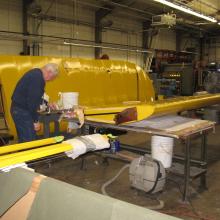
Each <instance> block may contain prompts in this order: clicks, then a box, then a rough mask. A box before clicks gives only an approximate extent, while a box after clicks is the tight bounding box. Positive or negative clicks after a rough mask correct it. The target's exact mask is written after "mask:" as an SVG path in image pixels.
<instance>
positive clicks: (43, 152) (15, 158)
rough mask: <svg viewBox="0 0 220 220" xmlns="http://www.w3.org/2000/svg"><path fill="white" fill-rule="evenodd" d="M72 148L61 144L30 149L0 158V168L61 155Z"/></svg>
mask: <svg viewBox="0 0 220 220" xmlns="http://www.w3.org/2000/svg"><path fill="white" fill-rule="evenodd" d="M72 148H73V147H72V146H71V145H70V144H66V143H61V144H54V145H51V146H47V147H41V148H38V149H32V150H27V151H23V152H18V153H12V154H8V155H4V156H0V168H2V167H7V166H10V165H14V164H17V163H23V162H28V161H31V160H35V159H38V158H42V157H46V156H50V155H54V154H58V153H62V152H65V151H68V150H71V149H72Z"/></svg>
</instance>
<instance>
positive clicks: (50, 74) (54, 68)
mask: <svg viewBox="0 0 220 220" xmlns="http://www.w3.org/2000/svg"><path fill="white" fill-rule="evenodd" d="M41 71H42V73H43V77H44V80H45V81H51V80H53V79H55V78H56V77H57V75H58V73H59V70H58V65H57V64H56V63H48V64H46V65H45V66H43V67H42V68H41Z"/></svg>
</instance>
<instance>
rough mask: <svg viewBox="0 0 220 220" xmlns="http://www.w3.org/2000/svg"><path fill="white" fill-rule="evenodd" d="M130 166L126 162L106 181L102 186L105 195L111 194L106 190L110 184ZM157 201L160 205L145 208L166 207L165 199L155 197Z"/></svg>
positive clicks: (156, 208) (158, 208)
mask: <svg viewBox="0 0 220 220" xmlns="http://www.w3.org/2000/svg"><path fill="white" fill-rule="evenodd" d="M129 167H130V164H126V165H125V166H123V167H122V168H121V169H120V170H119V171H118V173H117V174H116V175H115V176H114V177H113V178H111V179H110V180H108V181H107V182H105V183H104V184H103V185H102V187H101V192H102V194H103V195H106V196H109V194H108V193H107V192H106V187H107V186H109V185H110V184H112V183H113V182H114V181H115V180H116V179H117V178H118V177H119V176H120V175H121V174H122V173H123V172H124V171H125V170H126V169H127V168H129ZM155 200H156V201H158V203H159V204H158V205H155V206H147V207H145V208H148V209H151V210H160V209H163V208H164V201H162V200H159V199H158V198H156V199H155Z"/></svg>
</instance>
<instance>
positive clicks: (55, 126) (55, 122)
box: [54, 121, 60, 135]
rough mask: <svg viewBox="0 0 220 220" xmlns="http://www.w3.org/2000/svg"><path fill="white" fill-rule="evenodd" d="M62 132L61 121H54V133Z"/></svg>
mask: <svg viewBox="0 0 220 220" xmlns="http://www.w3.org/2000/svg"><path fill="white" fill-rule="evenodd" d="M59 134H60V123H59V121H54V135H59Z"/></svg>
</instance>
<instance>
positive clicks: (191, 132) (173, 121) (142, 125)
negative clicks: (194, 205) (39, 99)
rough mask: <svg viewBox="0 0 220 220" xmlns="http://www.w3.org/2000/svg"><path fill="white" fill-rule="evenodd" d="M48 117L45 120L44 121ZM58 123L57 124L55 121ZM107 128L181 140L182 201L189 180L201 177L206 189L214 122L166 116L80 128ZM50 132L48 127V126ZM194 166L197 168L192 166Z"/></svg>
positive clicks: (86, 130)
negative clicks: (196, 146) (196, 150)
mask: <svg viewBox="0 0 220 220" xmlns="http://www.w3.org/2000/svg"><path fill="white" fill-rule="evenodd" d="M58 116H59V114H58V113H55V114H54V113H52V114H49V115H46V114H45V115H44V116H42V117H41V122H43V123H44V122H46V123H49V121H50V120H51V121H53V120H55V121H56V120H58V118H59V117H58ZM45 118H46V119H45ZM64 120H67V121H75V119H64ZM56 123H57V122H56ZM90 127H93V128H96V129H97V128H108V129H116V130H124V131H133V132H138V133H145V134H148V135H160V136H166V137H172V138H175V139H177V140H179V141H180V142H181V143H183V144H184V149H185V152H184V157H183V158H180V157H175V156H174V159H175V158H177V159H179V160H182V161H183V171H182V175H183V177H184V186H183V188H184V189H183V198H182V200H183V201H184V202H187V201H188V198H189V196H190V195H189V185H190V180H193V179H195V178H200V189H202V190H205V189H207V184H206V173H207V135H208V133H209V132H211V131H213V130H214V127H215V123H214V122H211V121H205V120H199V119H192V118H186V117H181V116H176V115H166V116H160V117H156V118H151V119H146V120H143V121H140V122H134V123H130V124H125V125H113V124H107V123H100V122H92V121H85V124H84V126H83V128H82V129H81V133H82V134H88V133H90V132H89V130H90V129H89V128H90ZM46 128H47V129H48V128H49V126H46ZM57 130H59V125H58V123H57ZM48 134H49V131H48V130H45V135H48ZM45 137H46V136H45ZM194 138H200V139H201V144H200V152H201V155H200V158H199V159H198V160H197V159H196V160H195V159H192V158H191V151H190V149H191V141H192V139H194ZM121 148H123V149H125V150H130V151H135V152H140V153H145V152H146V153H147V151H145V149H140V148H138V147H133V146H127V145H123V144H122V145H121ZM192 164H195V165H196V167H194V166H192ZM172 169H173V170H174V171H176V167H174V168H171V169H170V170H171V171H172Z"/></svg>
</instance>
